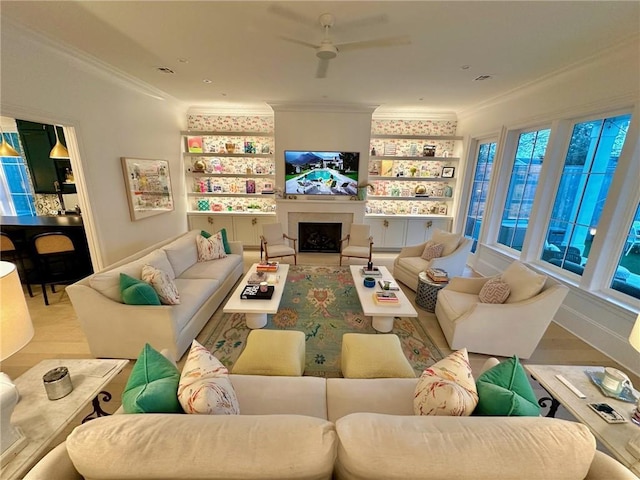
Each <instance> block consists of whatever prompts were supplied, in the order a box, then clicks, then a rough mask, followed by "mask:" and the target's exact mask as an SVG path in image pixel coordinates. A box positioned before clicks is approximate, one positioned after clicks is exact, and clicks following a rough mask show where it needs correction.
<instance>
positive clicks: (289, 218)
mask: <svg viewBox="0 0 640 480" xmlns="http://www.w3.org/2000/svg"><path fill="white" fill-rule="evenodd" d="M365 203H366V202H364V201H361V200H334V199H331V200H288V199H277V200H276V205H277V208H276V214H277V217H278V222H280V224H281V225H282V231H283V232H287V234H288V235H290V236H292V237H297V236H298V223H299V222H301V221H304V222H339V223H341V224H342V232H343V235H344V234H346V233H348V232H349V230H350V228H351V224H352V223H364V207H365Z"/></svg>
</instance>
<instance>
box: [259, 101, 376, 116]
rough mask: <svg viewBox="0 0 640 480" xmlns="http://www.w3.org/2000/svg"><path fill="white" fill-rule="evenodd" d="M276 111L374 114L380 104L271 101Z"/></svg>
mask: <svg viewBox="0 0 640 480" xmlns="http://www.w3.org/2000/svg"><path fill="white" fill-rule="evenodd" d="M269 105H270V106H271V108H273V111H274V112H322V113H368V114H372V113H373V112H374V111H375V109H376V108H378V105H362V104H356V103H353V104H351V103H295V102H291V103H289V102H277V103H269Z"/></svg>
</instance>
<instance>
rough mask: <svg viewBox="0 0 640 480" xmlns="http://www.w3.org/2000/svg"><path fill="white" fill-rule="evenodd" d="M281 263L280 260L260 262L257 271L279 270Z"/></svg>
mask: <svg viewBox="0 0 640 480" xmlns="http://www.w3.org/2000/svg"><path fill="white" fill-rule="evenodd" d="M279 265H280V264H279V263H278V262H260V263H259V264H258V265H257V266H256V272H277V271H278V266H279Z"/></svg>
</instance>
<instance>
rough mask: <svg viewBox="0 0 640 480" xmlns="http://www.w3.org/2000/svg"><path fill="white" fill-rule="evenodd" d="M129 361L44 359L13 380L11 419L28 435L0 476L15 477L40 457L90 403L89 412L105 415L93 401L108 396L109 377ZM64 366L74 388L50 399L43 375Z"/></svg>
mask: <svg viewBox="0 0 640 480" xmlns="http://www.w3.org/2000/svg"><path fill="white" fill-rule="evenodd" d="M127 363H129V360H98V359H86V360H84V359H65V360H58V359H55V360H43V361H42V362H40V363H38V364H37V365H36V366H34V367H33V368H31V369H29V370H28V371H27V372H25V373H24V374H23V375H20V376H19V377H18V378H16V379H14V380H13V382H14V383H15V384H16V387H17V388H18V392H19V394H20V401H19V402H18V404H17V405H16V408H15V410H14V411H13V415H12V416H11V422H12V423H13V425H15V426H18V427H20V428H21V429H22V431H23V433H24V435H25V436H26V438H27V444H26V446H25V447H24V448H23V449H22V450H20V451H19V452H18V453H17V454H16V456H15V457H13V458H12V459H9V460H8V463H7V464H6V465H5V466H4V467H2V470H1V471H0V478H2V479H3V480H10V479H18V478H22V477H24V475H25V474H26V473H27V472H28V471H29V469H31V468H32V467H33V465H35V464H36V462H38V461H39V460H40V458H41V457H42V456H43V454H44V453H45V452H46V448H47V447H48V446H49V444H50V443H51V442H52V441H53V440H54V439H55V438H56V437H57V436H58V435H59V434H60V433H61V432H62V431H63V430H64V429H65V428H66V427H67V426H68V425H69V424H70V423H71V422H72V421H73V419H74V418H75V417H76V416H77V415H78V414H79V413H80V412H81V411H82V410H83V408H85V407H86V406H87V405H88V404H89V403H91V402H93V407H94V412H93V413H92V414H91V415H89V416H87V417H85V419H84V420H83V421H86V420H88V419H89V418H90V417H91V416H92V415H97V416H102V415H107V413H106V412H104V411H103V410H102V409H101V408H100V407H99V402H98V400H96V398H97V397H98V395H99V394H102V395H103V399H104V400H108V399H110V398H111V395H110V394H108V393H107V392H103V389H104V387H106V386H107V385H108V384H109V383H110V382H111V380H113V379H114V378H115V377H116V375H118V374H119V373H120V372H121V371H122V369H123V368H124V367H125V365H127ZM61 366H64V367H67V368H68V369H69V375H71V383H72V385H73V390H72V391H71V393H69V394H68V395H67V396H65V397H62V398H60V399H58V400H49V399H48V398H47V393H46V391H45V389H44V383H43V381H42V376H43V375H44V374H45V373H47V372H48V371H49V370H51V369H52V368H56V367H61Z"/></svg>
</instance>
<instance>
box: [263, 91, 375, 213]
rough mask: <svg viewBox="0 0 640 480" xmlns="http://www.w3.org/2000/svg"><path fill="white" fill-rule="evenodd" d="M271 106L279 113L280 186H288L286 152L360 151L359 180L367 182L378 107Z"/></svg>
mask: <svg viewBox="0 0 640 480" xmlns="http://www.w3.org/2000/svg"><path fill="white" fill-rule="evenodd" d="M271 107H272V108H273V110H274V112H275V113H274V123H275V143H276V151H275V162H276V185H279V186H284V151H285V150H307V149H308V150H330V151H331V150H344V151H348V152H360V165H359V175H358V178H359V183H361V184H362V183H366V180H367V176H368V162H369V140H370V138H371V116H372V114H373V111H374V109H375V106H362V105H360V106H359V105H343V106H340V105H329V106H324V105H309V104H301V105H298V104H277V105H276V104H274V105H271ZM325 200H326V198H325ZM363 209H364V207H363Z"/></svg>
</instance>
